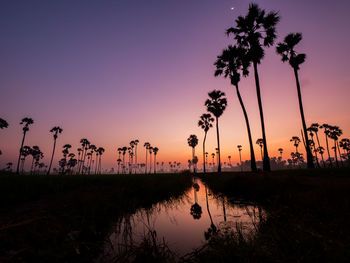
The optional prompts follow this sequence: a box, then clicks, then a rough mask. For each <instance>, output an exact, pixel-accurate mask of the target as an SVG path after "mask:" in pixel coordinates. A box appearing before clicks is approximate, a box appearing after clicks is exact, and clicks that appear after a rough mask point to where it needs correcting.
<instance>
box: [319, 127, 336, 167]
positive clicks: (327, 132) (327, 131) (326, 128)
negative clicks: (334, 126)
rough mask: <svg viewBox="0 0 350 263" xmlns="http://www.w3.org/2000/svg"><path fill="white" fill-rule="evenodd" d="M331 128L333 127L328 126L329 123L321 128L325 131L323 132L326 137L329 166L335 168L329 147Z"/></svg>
mask: <svg viewBox="0 0 350 263" xmlns="http://www.w3.org/2000/svg"><path fill="white" fill-rule="evenodd" d="M330 128H331V126H330V125H328V124H327V123H324V124H322V125H321V126H320V129H323V132H324V134H325V136H326V147H327V153H328V160H329V165H330V167H333V164H332V160H331V154H330V153H329V145H328V136H329V133H330Z"/></svg>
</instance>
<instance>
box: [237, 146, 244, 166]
mask: <svg viewBox="0 0 350 263" xmlns="http://www.w3.org/2000/svg"><path fill="white" fill-rule="evenodd" d="M237 148H238V152H239V162H240V164H241V172H243V166H242V156H241V152H242V145H237Z"/></svg>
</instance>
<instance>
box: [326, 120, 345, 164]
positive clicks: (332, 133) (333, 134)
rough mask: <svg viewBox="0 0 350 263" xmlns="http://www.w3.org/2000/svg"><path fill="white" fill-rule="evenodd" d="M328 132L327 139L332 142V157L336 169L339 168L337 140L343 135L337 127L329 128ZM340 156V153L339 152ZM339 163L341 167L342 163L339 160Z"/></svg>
mask: <svg viewBox="0 0 350 263" xmlns="http://www.w3.org/2000/svg"><path fill="white" fill-rule="evenodd" d="M329 129H330V132H329V138H331V139H332V140H333V141H334V148H333V149H334V157H335V163H336V164H337V167H338V168H339V163H338V154H337V149H338V148H339V145H338V138H339V137H340V136H341V135H342V134H343V131H342V130H341V129H340V128H339V127H338V126H330V128H329ZM339 154H340V151H339ZM340 161H341V163H342V165H343V161H342V160H341V158H340Z"/></svg>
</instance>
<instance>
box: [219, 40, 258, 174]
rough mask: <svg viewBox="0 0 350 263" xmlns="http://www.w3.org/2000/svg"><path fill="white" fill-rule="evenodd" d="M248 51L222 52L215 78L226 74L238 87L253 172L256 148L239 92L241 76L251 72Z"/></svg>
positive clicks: (229, 47) (254, 169)
mask: <svg viewBox="0 0 350 263" xmlns="http://www.w3.org/2000/svg"><path fill="white" fill-rule="evenodd" d="M246 54H247V51H246V50H245V49H244V48H242V47H237V46H228V48H227V49H225V50H224V51H222V54H221V55H220V56H218V57H217V61H216V62H215V63H214V65H215V66H216V71H215V76H219V75H222V74H224V77H225V78H227V77H229V78H230V80H231V84H232V85H233V86H235V87H236V93H237V97H238V100H239V103H240V105H241V108H242V111H243V115H244V118H245V122H246V126H247V132H248V139H249V145H250V164H251V169H252V171H256V161H255V154H254V147H253V141H252V135H251V132H250V125H249V119H248V114H247V111H246V109H245V106H244V103H243V100H242V97H241V93H240V92H239V88H238V83H239V81H240V79H241V74H242V75H243V76H248V74H249V71H248V67H249V65H250V61H249V60H248V59H247V55H246Z"/></svg>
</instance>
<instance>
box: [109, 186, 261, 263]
mask: <svg viewBox="0 0 350 263" xmlns="http://www.w3.org/2000/svg"><path fill="white" fill-rule="evenodd" d="M202 207H206V209H204V210H203V209H202ZM263 217H264V213H263V211H262V210H261V209H260V208H259V207H258V206H256V205H254V204H248V203H244V202H242V201H240V202H237V203H235V204H232V202H228V200H227V199H226V198H225V197H224V196H214V195H213V194H212V193H211V191H210V189H209V188H208V187H207V186H206V185H204V184H203V183H202V182H201V181H200V180H198V179H197V180H195V182H194V184H193V187H191V189H189V190H188V191H187V192H186V194H184V195H183V196H182V197H180V198H178V199H173V200H171V201H168V202H161V203H157V204H155V205H154V206H153V207H152V208H151V209H140V210H138V211H137V212H136V213H135V214H133V215H129V216H125V217H124V218H121V219H120V220H119V221H118V222H116V223H115V226H114V229H113V231H112V233H111V234H110V236H109V237H108V239H107V244H106V247H105V249H104V254H103V255H102V257H103V259H113V260H106V261H118V259H120V258H125V257H130V256H131V257H132V256H135V253H136V252H135V250H136V249H137V248H140V246H143V247H145V246H146V247H148V248H151V249H152V250H154V251H153V252H154V253H175V254H176V256H182V255H185V254H187V253H189V252H191V251H193V250H194V249H196V248H199V247H201V246H202V245H204V244H205V243H206V241H207V240H209V239H210V238H211V237H212V236H213V235H215V234H216V233H218V232H220V231H221V232H225V231H235V229H237V227H238V226H239V229H240V231H241V232H242V233H244V232H245V231H247V232H248V231H251V230H254V229H257V227H258V223H259V221H261V220H262V218H263Z"/></svg>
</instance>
